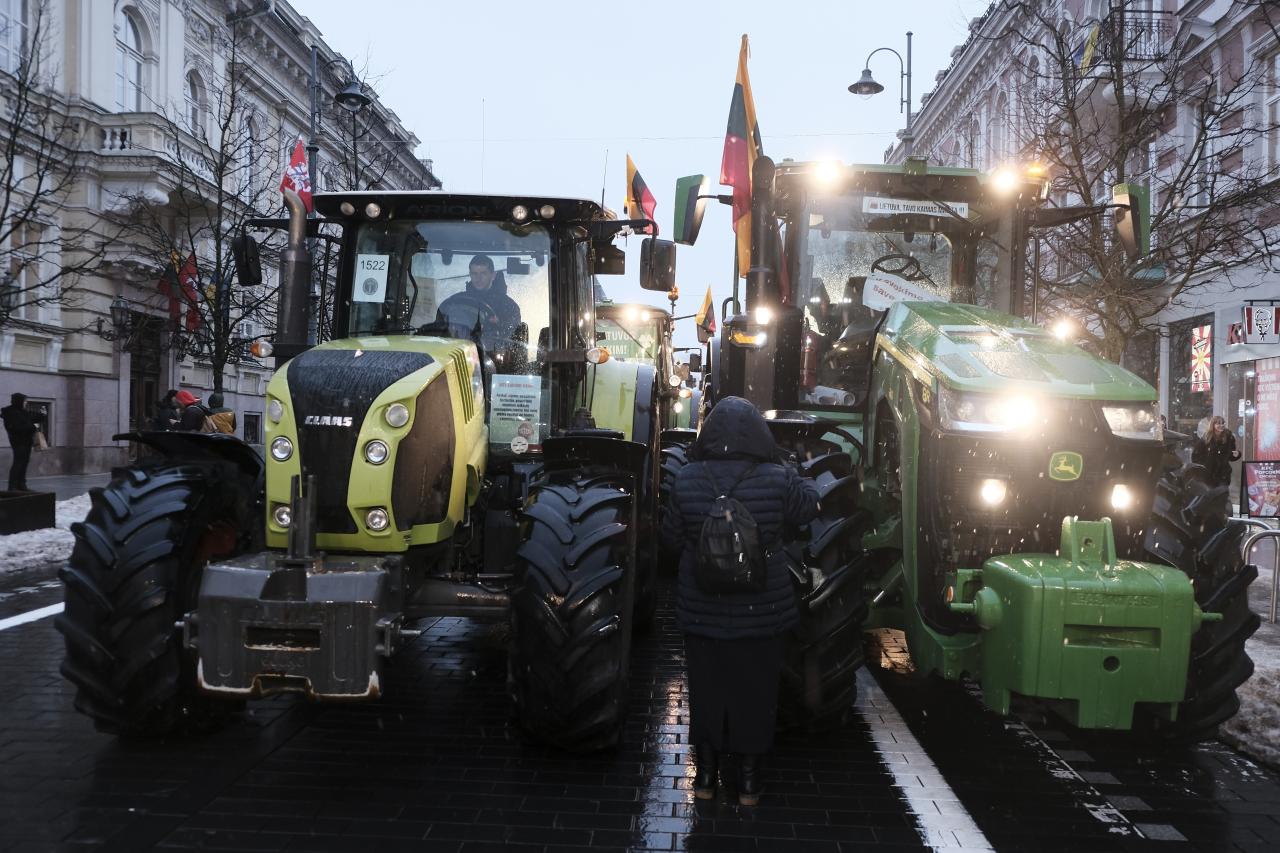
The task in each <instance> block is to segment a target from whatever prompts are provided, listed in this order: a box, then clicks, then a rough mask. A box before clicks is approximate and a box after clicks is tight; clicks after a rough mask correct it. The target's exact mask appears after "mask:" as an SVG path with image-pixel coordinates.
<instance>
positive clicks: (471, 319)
mask: <svg viewBox="0 0 1280 853" xmlns="http://www.w3.org/2000/svg"><path fill="white" fill-rule="evenodd" d="M550 249H551V243H550V239H549V237H548V235H547V232H546V230H545V229H544V228H543V227H542V226H539V225H526V226H516V225H512V224H510V223H501V222H457V221H435V220H430V221H419V222H413V221H392V222H374V223H369V224H367V225H364V226H362V227H361V229H360V232H359V234H358V235H357V237H356V248H355V257H354V264H353V270H352V281H351V288H350V304H349V306H348V312H347V318H348V319H347V334H348V335H349V336H352V337H355V336H360V335H386V334H429V335H438V336H441V337H456V338H465V339H467V340H474V341H476V342H477V343H478V344H479V345H480V346H481V347H482V348H483V349H484V352H485V355H486V356H487V357H489V358H491V359H492V360H493V362H494V368H495V370H496V371H497V372H498V373H520V374H527V373H536V372H537V371H536V369H535V366H536V362H537V344H538V337H537V335H538V334H539V333H543V332H544V330H546V329H547V328H548V327H549V320H548V318H549V313H550V298H549V290H550V279H549V277H548V270H547V258H548V256H549V254H550ZM530 329H533V330H535V334H533V335H531V334H530Z"/></svg>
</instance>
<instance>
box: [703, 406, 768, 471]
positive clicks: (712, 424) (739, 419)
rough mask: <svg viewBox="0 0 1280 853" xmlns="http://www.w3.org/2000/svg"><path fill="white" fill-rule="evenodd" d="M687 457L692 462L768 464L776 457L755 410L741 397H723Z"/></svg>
mask: <svg viewBox="0 0 1280 853" xmlns="http://www.w3.org/2000/svg"><path fill="white" fill-rule="evenodd" d="M691 455H692V456H693V458H695V459H756V460H759V461H761V462H772V461H774V460H775V459H776V458H777V456H778V445H777V442H775V441H774V440H773V434H772V433H770V432H769V425H768V424H767V423H765V419H764V416H763V415H761V414H760V410H759V409H757V408H756V407H755V406H754V405H752V404H751V402H750V401H748V400H744V399H743V398H741V397H725V398H724V399H723V400H721V401H720V402H719V403H717V404H716V406H715V408H714V409H712V410H711V414H709V415H707V420H706V422H705V423H704V424H703V425H702V430H701V431H700V432H699V433H698V440H697V441H695V442H694V444H693V450H692V454H691Z"/></svg>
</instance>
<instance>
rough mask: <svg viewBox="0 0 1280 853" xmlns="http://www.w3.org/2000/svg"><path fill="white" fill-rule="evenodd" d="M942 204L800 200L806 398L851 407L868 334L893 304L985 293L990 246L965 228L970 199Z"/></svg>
mask: <svg viewBox="0 0 1280 853" xmlns="http://www.w3.org/2000/svg"><path fill="white" fill-rule="evenodd" d="M944 204H945V206H944V205H943V204H938V203H934V202H928V201H911V200H905V199H893V198H885V197H881V196H876V195H871V194H866V195H864V194H857V195H849V196H839V197H834V198H831V197H827V198H817V199H814V200H812V201H811V202H810V203H809V206H808V209H807V210H806V211H805V215H804V218H803V219H802V220H801V223H802V225H803V234H802V235H800V236H801V241H800V243H801V245H802V246H803V251H802V252H801V253H800V257H799V264H798V265H797V273H798V281H797V285H798V286H797V287H796V295H797V296H798V300H797V301H798V302H799V304H801V305H803V306H804V309H805V319H806V325H807V327H808V335H809V336H810V340H811V345H812V346H814V347H815V348H816V350H817V356H818V371H817V376H816V385H815V386H814V387H813V388H806V389H805V390H804V395H805V398H806V402H808V403H810V404H816V405H834V406H840V405H846V404H847V405H852V404H853V400H854V398H855V397H856V396H857V394H858V392H859V391H860V390H861V389H863V388H864V386H865V384H866V376H865V374H866V369H867V363H866V358H867V356H868V355H869V352H870V347H869V344H870V340H871V338H872V337H873V336H874V334H875V329H876V326H877V324H878V322H879V320H880V318H881V317H882V316H883V315H884V313H885V312H886V311H887V310H888V309H889V308H890V307H891V306H892V305H893V304H894V303H895V302H901V301H941V302H951V301H962V302H973V301H977V299H978V297H979V295H980V294H983V293H986V292H988V291H989V290H990V288H991V279H992V276H993V274H994V269H995V251H994V248H995V247H994V245H993V244H990V243H989V241H988V240H987V239H986V238H985V237H983V236H980V232H979V230H978V229H976V228H974V227H973V226H972V225H971V224H970V221H969V217H970V210H969V205H967V204H966V203H963V202H948V203H944ZM793 227H794V226H793Z"/></svg>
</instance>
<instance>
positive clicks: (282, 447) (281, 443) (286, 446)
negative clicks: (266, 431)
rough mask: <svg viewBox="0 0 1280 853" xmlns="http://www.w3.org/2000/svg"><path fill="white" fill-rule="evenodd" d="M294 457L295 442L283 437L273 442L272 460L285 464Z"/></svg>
mask: <svg viewBox="0 0 1280 853" xmlns="http://www.w3.org/2000/svg"><path fill="white" fill-rule="evenodd" d="M292 455H293V442H292V441H290V440H289V439H287V438H285V437H284V436H283V435H281V436H277V437H276V438H273V439H272V440H271V458H272V459H274V460H276V461H277V462H284V461H285V460H287V459H288V458H289V457H290V456H292Z"/></svg>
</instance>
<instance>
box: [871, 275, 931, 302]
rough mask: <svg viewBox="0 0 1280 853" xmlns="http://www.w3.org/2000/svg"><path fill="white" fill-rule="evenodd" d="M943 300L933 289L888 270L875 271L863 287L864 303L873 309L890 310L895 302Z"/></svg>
mask: <svg viewBox="0 0 1280 853" xmlns="http://www.w3.org/2000/svg"><path fill="white" fill-rule="evenodd" d="M942 301H944V300H943V299H942V297H940V296H938V294H936V293H934V292H933V291H932V290H928V289H926V288H924V287H921V286H920V285H918V284H917V283H915V282H913V281H907V280H906V279H904V278H903V277H902V276H897V275H894V274H893V273H887V272H873V273H872V274H871V275H869V276H867V283H866V284H865V285H864V286H863V288H862V304H863V305H865V306H867V307H868V308H870V309H871V310H872V311H888V310H889V308H890V307H891V306H892V305H893V303H895V302H942Z"/></svg>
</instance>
